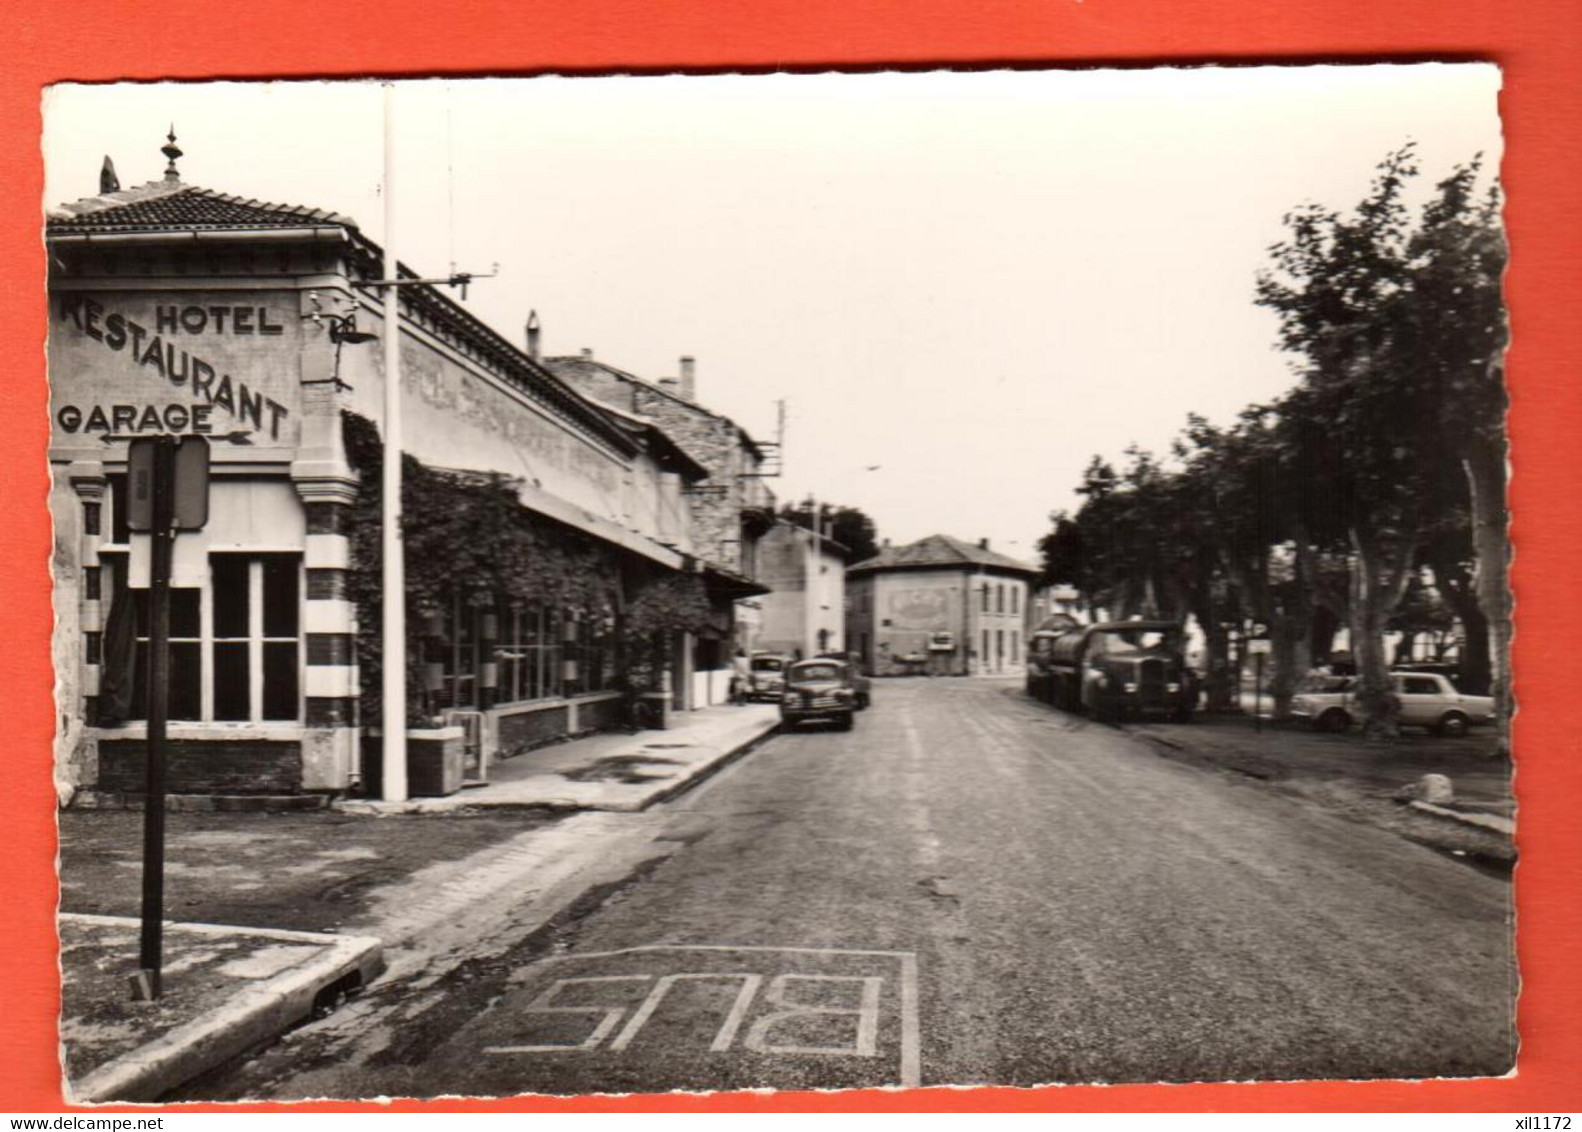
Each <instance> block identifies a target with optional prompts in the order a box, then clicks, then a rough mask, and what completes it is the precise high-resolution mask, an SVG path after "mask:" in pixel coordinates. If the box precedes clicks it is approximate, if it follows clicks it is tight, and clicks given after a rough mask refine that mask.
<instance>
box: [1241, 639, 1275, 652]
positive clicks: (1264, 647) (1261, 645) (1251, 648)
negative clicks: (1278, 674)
mask: <svg viewBox="0 0 1582 1132" xmlns="http://www.w3.org/2000/svg"><path fill="white" fill-rule="evenodd" d="M1273 651H1274V642H1273V641H1271V640H1269V639H1267V638H1265V639H1263V640H1258V641H1248V642H1247V655H1248V656H1268V655H1269V654H1270V653H1271V652H1273Z"/></svg>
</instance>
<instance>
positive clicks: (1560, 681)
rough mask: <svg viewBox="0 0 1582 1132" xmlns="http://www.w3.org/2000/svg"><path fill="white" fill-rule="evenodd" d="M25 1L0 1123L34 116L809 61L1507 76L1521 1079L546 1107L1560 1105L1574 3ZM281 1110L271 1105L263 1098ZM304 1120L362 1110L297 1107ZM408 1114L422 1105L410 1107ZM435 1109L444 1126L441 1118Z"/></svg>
mask: <svg viewBox="0 0 1582 1132" xmlns="http://www.w3.org/2000/svg"><path fill="white" fill-rule="evenodd" d="M29 8H30V10H25V11H14V12H13V13H12V14H11V15H10V16H8V17H7V21H6V22H7V23H8V25H10V26H9V27H8V29H7V31H8V35H7V36H6V37H5V42H4V44H3V46H0V52H3V53H4V55H5V56H6V58H5V64H6V66H5V70H4V74H5V75H6V81H5V84H4V88H3V94H0V98H3V105H4V113H3V114H0V122H3V123H4V129H5V134H6V140H7V141H8V143H9V147H10V148H9V152H11V153H12V155H13V157H12V160H11V161H9V162H8V163H7V170H8V172H7V175H6V176H5V178H3V179H0V223H3V225H4V239H3V240H0V257H3V258H0V262H3V263H4V266H5V278H6V282H7V288H6V296H7V301H6V302H5V303H4V304H3V308H0V318H3V320H4V321H3V323H0V326H3V330H4V339H3V340H4V341H8V342H10V343H11V346H10V348H9V349H10V354H9V356H10V357H11V363H10V366H9V373H8V375H7V381H6V390H5V396H4V397H3V399H0V414H3V417H0V428H3V430H4V435H5V436H7V437H8V438H9V440H10V443H9V444H8V445H6V446H5V448H4V449H3V450H0V493H3V494H0V514H4V515H5V516H6V519H7V526H8V532H7V534H8V537H7V540H6V550H5V553H4V555H3V556H0V608H3V609H4V610H5V611H6V627H7V633H6V647H5V648H4V649H3V650H0V687H3V688H5V689H6V701H7V707H8V709H9V710H8V717H7V724H8V740H9V741H8V742H7V744H6V751H7V755H8V759H7V761H8V763H9V772H8V773H7V775H6V787H7V789H6V801H5V803H4V807H5V810H4V816H5V818H6V819H7V825H8V827H9V833H10V836H9V837H8V838H7V846H6V853H7V856H8V858H9V860H8V867H7V868H6V869H5V870H4V876H3V881H0V883H3V885H4V888H3V890H0V896H3V900H4V904H3V906H4V907H5V908H6V909H7V913H8V915H7V920H8V923H7V928H8V936H7V940H6V956H5V962H4V964H3V965H0V1002H3V1003H4V1011H3V1015H4V1017H3V1021H0V1051H3V1055H0V1108H3V1109H9V1110H13V1111H18V1110H20V1111H27V1110H34V1111H49V1110H56V1109H59V1108H60V1106H61V1103H62V1102H61V1094H60V1086H59V1078H60V1073H59V1068H58V1065H57V1061H56V1049H55V1034H54V1021H55V1012H56V1008H57V995H56V991H55V980H56V974H55V966H54V959H53V940H54V934H53V923H52V915H53V911H54V895H55V892H54V887H53V883H52V881H51V879H50V878H51V877H52V864H53V861H52V858H53V854H54V845H55V840H54V839H55V834H54V824H53V820H52V819H53V810H52V806H53V804H54V797H53V791H52V787H51V784H50V773H49V759H50V739H51V735H52V726H53V724H52V720H53V714H54V710H53V705H52V702H51V688H50V682H51V675H50V668H49V663H48V657H49V655H50V652H49V634H50V617H51V614H50V606H49V585H48V576H47V571H46V564H47V556H48V554H49V552H50V528H49V521H48V517H47V514H46V511H45V505H44V504H45V492H46V488H47V479H46V475H45V461H44V447H45V442H46V407H45V406H46V398H45V387H44V371H43V354H42V338H43V333H44V331H43V328H44V325H45V318H44V307H43V284H42V280H43V269H44V263H43V255H42V251H41V247H40V241H39V232H38V215H39V213H38V208H39V198H40V193H41V191H42V166H41V162H40V160H39V158H38V156H37V155H38V139H39V128H40V120H39V97H40V91H41V89H42V87H43V86H44V84H46V83H49V82H52V81H58V80H62V79H77V80H89V81H92V80H110V79H117V78H139V79H155V78H166V77H176V78H194V79H197V78H207V77H217V76H235V77H258V76H265V75H281V76H311V75H354V74H362V75H366V74H409V75H416V74H432V73H437V72H449V73H456V74H462V73H473V74H477V73H497V74H498V73H518V74H521V73H531V72H534V71H546V70H577V71H601V70H616V71H622V70H624V71H632V70H640V71H666V70H673V69H699V70H731V69H738V68H739V69H750V70H772V69H775V68H778V67H793V68H795V69H798V70H817V69H824V68H862V69H870V68H876V67H881V66H891V67H904V68H906V69H921V68H927V67H931V66H947V65H956V66H970V67H975V68H976V67H985V66H993V65H1015V66H1032V65H1038V64H1061V63H1067V64H1069V63H1083V64H1091V63H1099V62H1103V63H1110V64H1120V65H1143V64H1146V63H1149V62H1154V61H1170V62H1176V63H1180V62H1232V61H1243V62H1244V61H1253V60H1259V61H1269V62H1296V61H1317V60H1352V61H1358V60H1365V59H1369V60H1377V59H1428V58H1432V59H1471V58H1477V59H1489V60H1492V61H1494V62H1497V63H1499V64H1500V65H1501V66H1502V67H1503V68H1504V73H1505V91H1504V94H1503V96H1502V98H1501V107H1502V111H1503V114H1504V120H1505V129H1506V136H1507V141H1508V151H1507V154H1506V159H1505V168H1504V176H1505V183H1506V186H1507V188H1508V190H1509V195H1510V199H1511V202H1512V203H1511V206H1510V210H1509V223H1510V234H1511V242H1512V245H1513V252H1514V254H1513V260H1512V264H1513V266H1512V269H1511V274H1510V279H1509V294H1510V303H1511V308H1512V322H1513V328H1514V347H1513V349H1512V352H1511V356H1510V369H1509V372H1510V380H1511V383H1512V389H1513V394H1514V398H1513V406H1512V416H1511V428H1512V434H1513V437H1514V440H1515V449H1514V467H1515V477H1514V480H1513V488H1512V491H1513V502H1514V511H1515V515H1516V517H1517V518H1516V523H1515V528H1514V530H1515V540H1516V544H1517V559H1516V565H1515V585H1516V590H1517V596H1518V606H1519V611H1518V618H1519V622H1518V623H1519V637H1518V641H1517V646H1516V667H1517V672H1518V674H1519V685H1518V692H1519V696H1520V699H1521V702H1522V714H1521V717H1520V719H1519V720H1518V723H1517V731H1516V736H1517V749H1518V753H1519V765H1520V774H1519V781H1518V795H1519V798H1520V803H1521V825H1522V833H1521V851H1522V859H1523V864H1522V865H1521V867H1520V871H1519V880H1518V900H1519V910H1520V917H1521V924H1520V939H1519V949H1520V954H1521V962H1522V971H1523V976H1524V993H1523V997H1522V1000H1521V1015H1520V1024H1521V1031H1522V1039H1523V1048H1522V1054H1521V1061H1520V1072H1519V1074H1518V1076H1516V1077H1514V1078H1511V1079H1507V1080H1500V1081H1483V1082H1470V1083H1456V1082H1426V1083H1420V1084H1407V1083H1392V1082H1382V1083H1364V1084H1347V1083H1328V1084H1326V1083H1314V1084H1295V1085H1192V1086H1136V1087H1119V1088H1106V1089H1104V1090H1102V1091H1099V1090H1096V1089H1093V1088H1086V1087H1069V1088H1052V1089H1044V1090H1031V1091H1023V1090H1009V1089H1004V1090H993V1089H983V1090H971V1091H944V1090H936V1091H922V1092H914V1093H861V1094H852V1093H848V1094H834V1095H831V1094H811V1093H804V1094H779V1095H777V1096H773V1097H761V1096H752V1095H737V1096H723V1097H712V1098H688V1097H677V1096H666V1097H656V1098H632V1099H576V1100H566V1101H558V1100H549V1099H528V1100H521V1101H510V1102H500V1103H494V1104H477V1105H468V1106H466V1107H468V1108H476V1109H479V1110H486V1109H536V1110H572V1109H578V1110H666V1111H692V1110H699V1109H711V1110H720V1109H728V1110H740V1111H754V1110H769V1109H789V1108H795V1109H801V1110H807V1111H828V1110H846V1109H851V1108H854V1107H860V1108H864V1109H870V1110H912V1109H938V1110H956V1111H960V1110H980V1111H981V1110H984V1109H1007V1110H1009V1109H1024V1110H1075V1111H1083V1110H1087V1111H1180V1110H1220V1111H1243V1110H1247V1111H1257V1110H1313V1109H1316V1110H1339V1111H1389V1110H1403V1111H1428V1110H1448V1111H1460V1110H1469V1111H1478V1110H1493V1111H1511V1112H1556V1111H1566V1110H1574V1109H1575V1108H1577V1107H1579V1106H1578V1099H1579V1096H1582V1089H1579V1088H1578V1085H1577V1079H1578V1075H1577V1067H1578V1066H1579V1065H1582V1041H1579V1032H1582V1030H1579V1025H1578V1007H1579V1006H1582V993H1579V989H1582V977H1579V974H1578V972H1579V970H1582V946H1579V941H1582V911H1579V909H1582V902H1579V900H1578V893H1579V892H1582V854H1579V853H1578V849H1579V838H1578V835H1577V832H1576V831H1577V829H1578V823H1577V819H1576V818H1575V817H1574V815H1573V814H1572V813H1571V812H1570V809H1569V808H1570V807H1571V806H1573V805H1575V804H1577V803H1578V802H1582V752H1579V751H1578V749H1577V748H1578V742H1577V740H1576V738H1575V724H1574V721H1573V719H1572V718H1570V715H1569V713H1568V712H1567V709H1568V708H1570V707H1571V706H1572V699H1571V698H1572V697H1574V695H1575V691H1574V688H1575V678H1574V675H1573V673H1572V669H1574V668H1575V666H1576V665H1575V659H1574V658H1575V656H1576V649H1575V637H1574V636H1573V635H1571V634H1569V633H1568V632H1567V629H1569V628H1571V627H1573V626H1574V625H1575V624H1576V615H1575V609H1576V606H1575V604H1574V602H1575V600H1576V598H1575V591H1574V587H1573V586H1571V585H1570V583H1571V580H1572V575H1573V573H1574V569H1573V564H1574V563H1576V562H1577V561H1578V560H1579V559H1582V523H1579V517H1578V516H1579V513H1578V510H1577V508H1576V507H1575V506H1574V500H1575V498H1576V479H1577V477H1576V474H1575V471H1574V469H1575V468H1576V467H1577V460H1576V455H1575V453H1576V438H1577V437H1578V435H1579V426H1582V412H1579V408H1582V406H1579V400H1582V396H1579V392H1578V391H1579V390H1582V381H1579V375H1582V333H1579V331H1578V329H1577V319H1578V318H1579V316H1582V307H1579V304H1578V301H1577V300H1578V297H1579V294H1582V291H1579V288H1578V286H1577V283H1578V277H1579V275H1582V220H1579V218H1582V162H1579V160H1578V156H1579V151H1582V120H1579V117H1578V103H1579V101H1582V82H1579V81H1578V71H1577V61H1578V60H1579V59H1582V9H1578V7H1577V6H1576V4H1575V2H1574V0H1503V2H1500V0H1393V2H1390V3H1379V2H1378V0H1300V2H1298V0H1287V2H1286V3H1283V4H1270V3H1268V2H1267V0H1153V2H1152V3H1145V2H1140V0H1131V2H1126V0H976V2H974V3H964V2H962V0H867V2H856V3H854V2H853V0H778V2H774V0H738V2H735V3H731V4H728V5H726V4H718V5H711V4H707V3H696V2H695V3H686V2H684V0H538V2H536V3H534V2H532V0H528V2H524V3H518V4H497V3H492V2H489V0H456V2H454V3H451V4H447V5H437V6H436V5H434V4H432V3H422V2H417V0H378V2H372V0H338V2H336V3H303V2H301V0H249V2H247V3H238V4H227V5H220V6H216V5H214V4H212V3H209V2H207V0H153V2H151V3H144V4H135V5H130V4H123V3H118V2H115V0H76V2H74V3H70V4H64V3H62V4H53V3H52V4H42V3H41V4H34V5H30V6H29ZM265 1107H271V1106H265ZM306 1107H312V1108H314V1109H319V1110H337V1109H344V1108H352V1107H367V1106H343V1105H327V1104H326V1105H313V1106H306ZM390 1107H392V1108H394V1109H396V1110H421V1109H423V1108H425V1107H429V1106H425V1105H421V1104H397V1105H394V1106H390ZM445 1107H446V1108H452V1107H456V1106H453V1105H449V1104H447V1105H446V1106H445Z"/></svg>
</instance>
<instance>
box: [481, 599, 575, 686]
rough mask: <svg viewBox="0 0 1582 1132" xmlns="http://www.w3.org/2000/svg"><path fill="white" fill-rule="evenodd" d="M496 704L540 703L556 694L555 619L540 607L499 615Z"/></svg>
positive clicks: (508, 610) (507, 609) (504, 609)
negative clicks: (523, 701)
mask: <svg viewBox="0 0 1582 1132" xmlns="http://www.w3.org/2000/svg"><path fill="white" fill-rule="evenodd" d="M499 617H500V639H499V641H498V642H497V644H496V648H495V659H496V660H497V661H498V663H499V666H500V668H499V676H500V689H499V691H500V702H501V703H515V702H517V701H520V700H541V699H546V698H548V697H551V696H558V695H559V694H560V671H559V669H560V638H559V635H558V631H559V623H558V622H559V619H558V618H557V617H556V615H555V613H554V611H552V610H547V609H544V608H543V607H542V606H536V605H533V606H524V607H521V608H518V609H512V608H510V607H508V606H502V607H501V611H500V615H499Z"/></svg>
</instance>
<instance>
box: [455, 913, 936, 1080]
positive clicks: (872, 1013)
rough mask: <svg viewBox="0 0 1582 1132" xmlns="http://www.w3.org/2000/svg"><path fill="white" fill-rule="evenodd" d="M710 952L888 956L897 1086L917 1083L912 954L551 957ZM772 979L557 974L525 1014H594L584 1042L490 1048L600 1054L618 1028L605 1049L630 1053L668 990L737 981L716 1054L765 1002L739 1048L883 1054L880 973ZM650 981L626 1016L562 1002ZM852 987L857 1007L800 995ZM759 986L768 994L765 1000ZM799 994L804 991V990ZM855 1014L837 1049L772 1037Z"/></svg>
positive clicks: (494, 1049) (688, 947)
mask: <svg viewBox="0 0 1582 1132" xmlns="http://www.w3.org/2000/svg"><path fill="white" fill-rule="evenodd" d="M694 951H695V952H705V953H711V954H712V953H730V952H736V953H746V954H765V955H769V954H775V953H779V954H785V955H807V956H829V957H844V956H849V957H852V958H869V959H889V960H893V961H895V962H896V963H897V964H898V966H899V999H900V1011H901V1017H900V1047H901V1048H900V1078H901V1079H900V1085H901V1086H902V1087H903V1088H916V1087H917V1085H918V1083H919V1076H920V1068H921V1067H920V1064H919V1062H920V1057H919V1046H920V1034H919V1024H918V991H917V955H916V954H915V953H914V952H910V951H867V950H855V949H853V950H847V949H843V948H823V947H763V946H745V947H732V946H728V945H720V944H649V945H644V946H639V947H628V948H621V949H618V950H615V951H599V952H586V953H583V954H573V955H561V956H556V957H554V958H552V959H550V960H548V962H550V963H560V962H565V961H567V960H575V961H582V960H589V959H611V958H617V957H621V956H629V955H642V954H656V955H657V954H663V953H670V952H694ZM766 978H767V976H765V975H762V974H755V973H749V972H745V971H697V972H681V973H676V974H668V975H590V976H580V977H575V978H564V979H556V980H554V981H553V982H552V983H550V985H549V986H548V987H547V988H545V989H544V990H543V991H542V992H541V993H540V994H539V995H537V996H536V997H535V998H534V999H533V1000H532V1001H531V1002H530V1003H529V1004H528V1005H527V1006H526V1007H525V1008H524V1011H525V1013H528V1014H548V1015H562V1016H564V1015H582V1016H586V1017H590V1018H594V1019H596V1021H595V1023H594V1025H593V1028H592V1030H591V1032H590V1033H589V1034H588V1035H587V1037H585V1038H583V1039H582V1040H581V1041H580V1042H578V1041H573V1042H557V1043H540V1044H531V1045H510V1046H488V1047H485V1049H484V1051H483V1052H485V1053H491V1054H533V1053H567V1052H571V1053H578V1052H581V1053H591V1052H596V1051H597V1050H598V1049H599V1048H600V1047H601V1045H603V1043H604V1041H605V1039H606V1038H609V1037H610V1035H611V1034H612V1033H615V1038H614V1040H613V1041H611V1042H610V1043H609V1044H608V1045H607V1046H604V1048H605V1049H606V1050H608V1051H609V1052H612V1053H622V1052H625V1051H626V1050H627V1049H628V1048H629V1047H630V1046H631V1044H632V1042H633V1041H634V1040H635V1039H636V1038H637V1036H638V1034H639V1033H640V1032H641V1031H642V1029H643V1027H644V1026H645V1025H646V1024H647V1023H648V1021H649V1020H650V1019H651V1018H652V1017H653V1015H654V1014H655V1012H656V1011H658V1010H659V1008H660V1006H661V1004H662V1003H663V1002H664V1001H665V998H666V997H667V996H668V995H669V994H670V991H671V990H672V989H673V988H674V987H675V985H676V984H677V983H679V982H683V981H687V982H705V981H719V980H739V981H740V984H741V985H740V986H739V987H738V988H737V991H736V995H735V997H734V999H733V1000H732V1002H731V1006H730V1009H729V1010H728V1011H727V1012H726V1015H725V1017H724V1019H723V1020H722V1021H721V1023H720V1027H719V1029H718V1030H717V1031H716V1032H715V1034H714V1037H713V1039H712V1041H711V1042H710V1044H709V1047H708V1048H709V1050H710V1052H713V1053H724V1052H727V1051H729V1050H730V1049H731V1048H732V1047H733V1046H736V1043H737V1037H738V1035H739V1034H740V1032H741V1029H742V1025H743V1023H745V1022H746V1021H747V1017H748V1014H749V1013H750V1012H751V1011H752V1008H753V1005H754V1003H755V1002H758V1001H762V1002H763V1003H764V1004H765V1005H766V1006H769V1007H776V1008H778V1009H775V1010H773V1011H771V1012H770V1013H767V1014H764V1015H762V1016H761V1017H759V1018H758V1019H756V1020H755V1021H754V1022H753V1023H752V1025H751V1026H750V1027H748V1029H747V1033H746V1036H745V1037H744V1038H743V1039H742V1042H741V1048H744V1049H747V1050H751V1051H752V1052H754V1053H760V1054H812V1055H818V1056H843V1057H852V1056H857V1057H876V1056H878V1053H879V1014H880V1004H881V1001H882V992H883V986H884V982H885V977H884V976H880V975H822V974H800V973H791V972H786V973H781V974H777V975H774V976H773V977H772V978H770V979H769V983H768V987H767V988H764V981H765V979H766ZM618 983H626V984H652V985H651V986H649V989H648V993H647V994H646V995H645V996H644V998H643V1000H642V1002H641V1003H639V1004H638V1006H637V1008H636V1009H635V1010H634V1011H632V1012H631V1015H630V1017H628V1016H627V1011H628V1009H629V1007H628V1006H626V1005H621V1006H610V1005H578V1006H571V1005H565V1004H562V1003H561V1002H560V1001H559V999H560V996H561V994H562V992H564V991H565V990H567V989H568V988H571V987H575V986H583V985H589V984H593V985H599V984H618ZM840 984H845V985H855V990H856V1001H855V1003H854V1004H848V1005H840V1006H829V1005H821V1004H818V1003H815V1002H810V1001H807V999H806V998H805V997H803V994H804V993H805V991H806V990H807V989H808V988H812V987H816V986H818V985H823V986H834V985H840ZM760 990H762V991H763V993H762V996H761V997H760V994H759V992H760ZM799 992H802V993H799ZM819 1016H823V1017H851V1018H853V1019H854V1020H855V1022H856V1032H855V1034H854V1036H853V1039H852V1042H851V1044H849V1045H840V1046H805V1045H797V1044H795V1043H794V1042H791V1043H781V1042H776V1041H775V1040H774V1031H775V1028H776V1027H777V1026H779V1025H780V1024H781V1023H784V1022H788V1021H790V1020H792V1019H796V1018H807V1017H819ZM622 1019H626V1024H625V1025H624V1026H621V1028H620V1031H619V1033H616V1027H617V1026H620V1024H621V1021H622Z"/></svg>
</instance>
